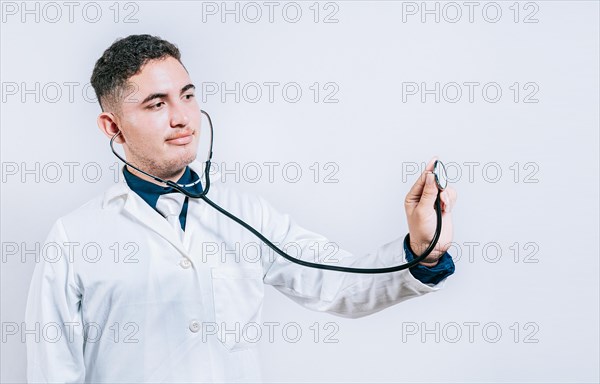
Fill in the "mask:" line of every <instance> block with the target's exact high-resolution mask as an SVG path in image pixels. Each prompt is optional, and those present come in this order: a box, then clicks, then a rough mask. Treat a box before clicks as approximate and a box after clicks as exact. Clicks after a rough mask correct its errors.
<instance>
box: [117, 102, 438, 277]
mask: <svg viewBox="0 0 600 384" xmlns="http://www.w3.org/2000/svg"><path fill="white" fill-rule="evenodd" d="M201 112H202V114H204V115H205V116H206V117H207V118H208V125H209V128H210V149H209V153H208V157H207V160H206V162H205V163H206V164H205V166H204V178H205V183H204V185H203V188H202V192H201V193H193V192H190V191H188V190H187V189H186V188H185V187H184V186H182V185H180V184H177V183H175V182H173V181H171V180H163V179H161V178H160V177H158V176H155V175H152V174H150V173H148V172H145V171H143V170H141V169H139V168H138V167H136V166H134V165H133V164H130V163H128V162H127V161H126V160H125V159H124V158H123V157H121V156H120V155H119V154H118V153H117V152H116V151H115V149H114V147H113V142H114V140H115V138H116V137H117V136H118V135H119V134H120V133H121V132H120V131H119V132H117V133H116V134H115V135H114V136H113V137H112V138H111V140H110V148H111V150H112V152H113V154H114V155H115V156H116V157H117V158H118V159H119V160H121V161H122V162H123V163H125V164H126V165H128V166H129V167H131V168H133V169H135V170H137V171H139V172H141V173H143V174H144V175H146V176H148V177H150V178H152V179H153V180H155V181H157V182H159V183H163V184H166V185H168V186H170V187H172V188H174V189H175V190H177V191H178V192H180V193H182V194H184V195H186V196H188V197H191V198H194V199H202V200H204V201H205V202H206V203H207V204H208V205H210V206H211V207H213V208H214V209H216V210H217V211H219V212H220V213H222V214H223V215H225V216H227V217H228V218H230V219H231V220H233V221H235V222H236V223H238V224H239V225H241V226H242V227H244V228H246V229H247V230H248V231H250V232H251V233H252V234H253V235H255V236H256V237H258V238H259V239H260V240H261V241H262V242H264V243H265V244H266V245H267V246H268V247H269V248H271V249H272V250H274V251H275V252H276V253H277V254H278V255H280V256H281V257H283V258H285V259H286V260H288V261H290V262H293V263H296V264H299V265H303V266H305V267H310V268H318V269H325V270H329V271H339V272H348V273H363V274H379V273H390V272H397V271H401V270H403V269H407V268H411V267H413V266H415V265H417V264H419V263H420V262H422V261H423V260H425V258H427V256H429V254H430V253H431V252H432V251H433V250H434V248H435V246H436V244H437V243H438V240H439V238H440V235H441V232H442V208H441V202H440V193H441V191H442V190H444V189H445V188H446V184H447V178H446V168H445V167H444V164H443V163H442V162H441V161H439V160H436V162H435V164H434V175H435V180H436V184H437V186H438V194H437V197H436V199H435V204H434V208H435V211H436V217H437V225H436V229H435V233H434V235H433V239H432V240H431V243H430V244H429V246H428V247H427V249H425V251H424V252H423V253H422V254H421V255H420V256H418V257H416V258H414V259H413V260H412V261H410V262H408V263H405V264H401V265H396V266H392V267H384V268H353V267H343V266H337V265H328V264H319V263H311V262H309V261H305V260H302V259H297V258H295V257H293V256H290V255H288V254H287V253H285V252H283V251H282V250H281V249H279V248H278V247H277V246H276V245H275V244H273V243H272V242H271V241H270V240H269V239H267V238H266V237H265V236H263V235H262V234H261V233H260V232H258V231H257V230H256V229H254V228H253V227H252V226H250V225H249V224H248V223H246V222H245V221H243V220H242V219H240V218H239V217H237V216H235V215H233V214H232V213H230V212H229V211H227V210H226V209H224V208H222V207H220V206H219V205H218V204H216V203H215V202H213V201H212V200H210V199H209V198H208V196H207V194H208V191H209V190H210V175H209V171H210V164H211V160H212V154H213V152H212V149H213V125H212V120H211V118H210V115H209V114H208V113H207V112H206V111H204V110H201ZM407 237H408V240H409V241H410V235H407ZM409 244H410V242H409Z"/></svg>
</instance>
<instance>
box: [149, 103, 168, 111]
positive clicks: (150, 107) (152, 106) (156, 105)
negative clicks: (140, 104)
mask: <svg viewBox="0 0 600 384" xmlns="http://www.w3.org/2000/svg"><path fill="white" fill-rule="evenodd" d="M164 103H165V102H164V101H161V102H158V103H156V104H154V105H151V106H149V107H148V108H149V109H158V108H159V106H160V105H162V104H164Z"/></svg>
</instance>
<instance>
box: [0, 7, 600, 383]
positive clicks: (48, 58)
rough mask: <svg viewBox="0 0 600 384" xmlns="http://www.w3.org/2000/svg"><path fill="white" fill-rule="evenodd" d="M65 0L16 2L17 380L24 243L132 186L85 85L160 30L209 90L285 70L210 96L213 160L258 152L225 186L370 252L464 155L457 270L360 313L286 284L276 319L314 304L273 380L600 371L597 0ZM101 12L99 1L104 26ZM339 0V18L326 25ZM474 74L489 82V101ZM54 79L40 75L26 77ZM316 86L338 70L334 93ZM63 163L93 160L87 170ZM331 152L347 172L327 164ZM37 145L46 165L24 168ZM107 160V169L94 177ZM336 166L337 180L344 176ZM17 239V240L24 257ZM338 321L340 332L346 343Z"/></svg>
mask: <svg viewBox="0 0 600 384" xmlns="http://www.w3.org/2000/svg"><path fill="white" fill-rule="evenodd" d="M8 3H10V4H8ZM11 4H12V5H11ZM36 4H37V5H36ZM55 4H58V9H59V10H60V11H61V14H62V16H59V15H58V14H57V13H56V7H54V8H53V6H52V7H48V6H47V5H46V4H45V3H40V2H38V3H35V2H29V3H27V7H29V9H34V10H35V9H36V7H38V8H37V9H38V11H37V12H36V11H34V13H33V14H23V12H22V11H23V10H22V7H23V4H22V3H21V2H3V4H2V9H3V12H2V17H3V20H2V24H1V27H2V31H1V32H2V33H1V35H2V36H1V57H2V58H1V77H2V87H3V91H2V97H3V100H2V111H1V142H2V144H1V150H2V153H1V161H2V196H1V199H2V200H1V202H2V220H1V224H2V229H1V235H2V246H3V248H2V250H3V260H2V264H1V268H2V274H1V278H2V280H1V288H2V300H1V309H2V314H1V315H2V318H1V321H2V325H3V328H2V330H3V331H2V337H3V340H2V350H1V351H2V357H1V363H2V369H1V372H2V376H1V379H2V381H5V382H21V381H24V380H25V368H26V358H25V345H24V343H22V342H21V340H20V337H19V335H16V336H15V335H8V334H7V333H6V332H5V327H6V325H7V324H12V323H18V324H20V323H21V321H22V320H23V316H24V310H25V302H26V295H27V290H28V286H29V281H30V278H31V273H32V271H33V268H34V266H35V260H34V257H33V256H32V255H24V256H23V257H24V258H25V260H24V261H22V260H21V255H22V254H23V253H24V249H33V248H34V247H35V244H36V243H39V242H43V239H44V238H45V236H46V234H47V232H48V230H49V229H50V226H51V225H52V223H53V222H54V221H55V220H56V219H57V218H58V217H59V216H61V215H64V214H65V213H67V212H69V211H71V210H73V209H75V208H77V207H78V206H80V205H81V204H83V203H84V202H86V201H87V200H89V199H90V198H91V197H92V196H94V195H96V194H98V193H100V192H101V191H103V190H104V189H105V188H107V187H108V186H109V185H110V184H111V183H113V182H114V181H113V180H112V177H113V175H114V172H113V169H112V168H111V167H114V164H115V161H116V159H115V158H114V157H113V156H112V154H111V153H110V150H109V146H108V141H107V139H106V138H105V137H104V136H103V135H102V134H101V133H100V131H99V130H98V129H97V126H96V116H97V115H98V113H99V112H100V109H99V106H98V105H97V104H96V103H95V102H94V100H91V101H90V100H89V99H88V98H85V97H83V96H82V92H84V91H86V90H87V91H88V95H89V97H90V98H93V90H92V89H91V88H88V87H89V86H88V83H89V79H90V76H91V73H92V69H93V66H94V63H95V61H96V60H97V59H98V58H99V57H100V56H101V54H102V52H103V51H104V50H105V49H106V48H107V47H108V46H109V45H110V44H111V43H112V42H113V41H114V40H115V39H116V38H118V37H125V36H127V35H130V34H140V33H148V34H152V35H158V36H160V37H162V38H164V39H167V40H169V41H171V42H173V43H175V44H176V45H178V47H179V48H180V49H181V51H182V55H183V56H182V60H183V63H184V64H185V66H186V67H187V69H188V70H189V71H190V74H191V77H192V80H193V81H194V83H195V84H197V86H198V85H201V84H202V83H205V84H208V83H216V84H217V85H218V86H219V87H220V86H221V83H225V84H226V87H228V88H229V89H231V88H234V84H235V83H236V82H239V83H240V88H242V87H243V86H244V85H247V84H248V83H252V82H255V83H258V84H263V83H265V82H279V83H280V86H279V87H278V88H275V93H274V100H273V102H272V103H271V102H269V99H268V94H267V91H268V89H267V87H265V86H263V87H262V91H263V95H262V98H261V99H260V100H259V101H258V102H255V103H253V102H251V100H249V98H252V97H254V93H251V94H247V95H246V97H244V95H243V94H241V95H240V101H239V102H235V100H234V95H229V96H227V97H226V100H225V102H222V100H221V93H218V94H217V95H212V96H211V95H205V97H206V102H204V103H202V108H204V109H206V110H207V111H209V112H210V113H211V116H212V118H213V122H214V124H215V130H216V132H215V135H216V136H215V155H214V162H215V163H217V164H219V165H222V164H223V163H225V164H226V165H227V167H228V168H229V169H235V163H236V162H237V163H239V170H240V171H239V172H238V173H237V175H240V180H239V181H237V180H236V179H235V176H236V175H235V174H230V175H229V176H228V177H227V179H226V182H227V183H229V184H232V185H233V184H237V185H236V187H238V188H240V189H241V190H249V191H252V192H256V193H259V194H261V195H262V196H264V197H265V198H267V199H268V200H269V201H270V202H272V203H273V205H275V206H276V207H277V208H278V209H279V210H281V211H283V212H287V213H290V214H291V215H292V216H293V217H294V219H295V220H296V221H297V222H298V223H299V224H301V225H303V226H304V227H306V228H309V229H311V230H313V231H315V232H319V233H322V234H324V235H326V236H327V237H329V238H330V239H332V240H335V241H336V242H337V243H339V244H341V245H342V246H343V248H344V249H347V250H350V251H353V252H356V253H365V254H366V253H367V252H369V251H371V250H373V249H375V248H376V247H377V246H378V245H381V244H383V243H386V242H388V241H390V240H392V239H394V238H397V237H399V236H403V235H404V234H405V233H406V231H407V225H406V219H405V214H404V208H403V200H404V197H405V195H406V193H407V192H408V189H409V187H410V186H411V185H412V183H413V182H414V181H415V179H416V177H417V176H416V175H415V174H414V173H410V172H408V171H409V170H410V169H411V166H412V165H414V164H417V165H420V166H422V165H421V164H423V163H425V162H427V161H428V160H429V159H430V158H431V157H432V156H433V155H438V156H439V157H440V158H441V159H442V160H443V161H445V162H446V163H447V164H449V165H451V166H452V167H451V168H449V176H450V177H451V178H453V181H454V183H453V186H454V187H455V188H456V190H457V191H458V201H457V205H456V207H455V210H454V224H455V237H454V240H455V242H456V243H457V244H456V246H455V247H454V248H453V249H451V250H450V253H451V254H452V255H453V256H454V257H455V263H456V273H455V274H454V275H453V276H451V277H450V278H449V279H448V280H447V282H446V283H447V284H446V286H445V288H444V289H443V290H442V291H440V292H437V293H434V294H431V295H427V296H425V297H423V298H419V299H415V300H411V301H408V302H404V303H402V304H399V305H397V306H394V307H391V308H389V309H387V310H385V311H382V312H379V313H377V314H375V315H372V316H369V317H366V318H362V319H357V320H348V319H342V318H338V317H335V316H332V315H327V314H321V313H316V312H312V311H309V310H306V309H304V308H302V307H300V306H298V305H296V304H294V303H293V302H292V301H290V300H289V299H287V298H285V297H284V296H283V295H281V294H279V293H278V292H276V291H275V290H274V289H268V290H267V297H266V300H265V307H264V321H276V322H280V323H281V324H284V323H289V322H296V323H298V324H299V326H300V327H301V329H302V331H303V335H302V337H301V339H300V341H298V342H296V343H291V342H288V341H286V340H285V339H284V338H283V337H282V335H281V333H276V337H275V341H274V342H273V343H270V342H262V341H261V349H262V357H263V370H264V376H265V380H267V381H272V382H280V381H294V382H298V381H302V382H311V381H315V382H316V381H319V382H323V381H338V382H339V381H352V382H375V381H376V382H448V381H450V382H517V381H518V382H598V380H599V368H598V361H599V349H598V348H599V331H598V329H599V312H598V311H599V304H598V303H599V297H598V296H599V284H598V283H599V279H598V275H599V265H598V255H599V249H598V245H599V244H598V237H599V236H598V233H599V228H598V223H599V215H598V212H599V211H598V204H599V203H598V201H599V196H598V191H599V188H598V175H599V172H600V170H599V157H598V143H599V134H598V132H599V129H598V128H599V120H598V105H599V100H598V89H599V88H598V66H599V62H598V54H599V48H598V46H599V41H598V40H599V37H598V36H599V29H598V13H599V7H598V2H596V1H537V2H529V3H526V2H520V3H517V4H516V5H515V4H514V2H512V1H509V2H503V1H500V2H497V3H494V4H495V5H494V4H492V5H489V3H488V2H477V3H476V7H475V8H474V13H473V20H472V22H470V21H469V14H468V12H469V8H468V7H467V6H465V5H464V3H463V2H458V3H454V4H457V5H458V7H459V9H460V10H461V11H462V17H460V19H458V21H457V22H451V21H452V19H454V18H455V15H456V13H455V12H456V9H457V8H456V7H455V6H454V5H452V4H451V5H448V4H447V3H445V2H427V5H426V6H427V7H428V9H434V8H435V7H436V4H437V7H439V10H440V14H439V16H440V19H439V22H436V21H435V14H426V15H425V17H426V18H425V22H422V21H421V12H418V13H417V14H416V15H410V14H408V13H407V12H406V11H408V10H410V9H412V8H411V7H412V5H415V6H416V7H418V8H419V9H420V10H422V6H423V4H422V3H421V2H417V3H411V4H409V3H406V2H404V3H403V2H394V1H374V2H362V1H336V2H330V3H326V2H321V3H318V4H317V5H316V6H315V5H314V3H313V2H298V3H297V5H298V7H299V8H300V9H301V10H302V15H301V17H300V20H299V21H298V22H295V23H294V22H291V19H292V18H294V17H295V12H294V11H295V5H293V4H292V5H289V3H286V2H277V3H276V4H277V5H276V6H275V8H274V13H273V22H270V21H269V14H268V10H269V8H268V7H267V6H265V5H264V3H263V2H257V3H255V4H258V7H259V8H260V9H261V11H262V17H261V18H260V20H258V21H257V22H255V23H252V22H250V21H252V20H251V19H253V18H255V16H256V13H255V11H256V7H254V5H251V6H248V5H247V4H246V3H241V2H239V3H237V6H238V7H239V10H240V11H239V17H240V20H239V22H236V21H235V20H234V18H235V15H234V14H232V15H225V17H226V19H225V22H222V21H221V12H218V13H217V14H216V15H211V14H209V13H208V12H203V9H204V11H207V10H210V9H212V7H213V6H216V7H217V8H219V11H222V7H223V5H222V3H221V2H215V3H210V4H209V3H207V2H205V3H204V4H203V3H202V2H194V1H181V2H166V1H147V2H130V3H120V4H116V5H115V3H113V2H98V3H96V5H97V7H96V6H94V5H92V6H88V7H87V8H85V9H86V10H87V12H88V13H87V14H82V10H83V8H84V6H85V5H86V3H77V7H75V9H74V13H73V22H70V20H69V14H68V8H67V7H66V6H64V5H63V3H62V2H58V3H55ZM226 6H227V7H228V9H235V7H236V3H235V2H229V3H227V5H226ZM11 7H12V8H11ZM14 7H17V8H18V9H17V11H16V13H14V12H13V11H14V9H15V8H14ZM90 7H92V8H90ZM284 7H287V8H286V9H287V11H288V14H287V15H286V17H288V20H286V19H285V18H284V17H283V14H282V12H283V8H284ZM311 7H312V8H311ZM484 7H487V8H485V9H486V10H487V12H488V13H487V18H488V20H486V19H485V18H484V16H483V15H482V10H483V9H484ZM96 8H100V9H101V11H102V14H101V15H100V16H99V19H98V21H96V22H92V21H94V20H93V19H94V18H95V17H96V16H95V10H96ZM316 8H318V9H319V10H320V12H319V15H318V22H315V20H314V17H315V12H314V10H315V9H316ZM497 8H500V9H501V11H502V14H501V16H500V17H499V20H498V21H497V22H492V21H493V20H492V19H493V18H495V17H496V15H495V10H496V9H497ZM117 9H118V10H119V13H118V15H117V14H116V13H115V10H117ZM515 9H518V10H519V14H518V17H517V22H516V21H515ZM244 10H245V11H244ZM403 11H404V12H403ZM13 13H14V14H13ZM36 14H37V15H36ZM127 15H131V18H129V19H128V20H129V21H133V22H130V23H125V22H124V21H125V16H127ZM327 15H330V16H331V18H330V19H328V21H337V22H333V23H325V22H324V21H325V17H326V16H327ZM528 15H530V18H529V19H527V17H528ZM36 16H38V17H39V20H38V21H36V20H35V18H36ZM84 16H85V17H84ZM21 17H25V20H24V22H23V20H22V18H21ZM115 17H116V20H115ZM203 17H204V20H203ZM403 17H404V18H405V20H403ZM86 18H87V20H86ZM526 19H527V20H528V21H535V20H537V22H529V23H526V22H524V21H526ZM52 21H55V22H52ZM69 82H75V83H76V85H74V86H73V91H72V95H70V94H69V87H68V86H67V85H65V83H69ZM410 82H415V83H417V84H421V83H424V84H425V86H426V87H427V88H428V89H433V88H434V85H435V83H436V82H439V83H440V92H441V90H442V89H443V88H444V86H445V85H447V84H449V83H457V84H459V85H461V89H462V91H463V95H462V97H461V98H460V100H458V101H457V102H451V101H452V100H450V99H451V98H453V97H454V95H455V94H454V93H453V92H454V90H455V89H456V88H452V87H451V86H446V88H445V89H446V91H447V93H446V94H443V92H442V94H441V98H440V100H439V102H438V103H436V102H435V101H434V97H435V95H433V94H429V95H426V99H425V102H422V100H421V93H417V94H416V95H412V96H411V95H405V96H406V97H405V100H404V102H403V84H406V83H410ZM465 82H478V83H479V84H480V85H479V86H478V87H476V88H475V92H474V94H473V97H474V99H473V102H469V97H468V94H467V91H468V88H467V87H466V86H464V83H465ZM36 83H39V87H38V91H33V93H30V94H27V93H26V92H24V90H25V89H34V90H35V89H36V88H35V87H36V85H35V84H36ZM288 83H297V84H298V85H299V86H300V88H301V89H302V97H301V99H300V100H299V101H298V102H290V101H286V100H285V99H284V98H283V96H282V88H283V85H285V84H288ZM314 83H319V84H320V87H321V88H322V89H321V92H320V94H319V97H318V100H317V102H315V101H314V100H313V97H314V92H313V90H311V89H310V88H309V87H310V86H312V85H313V84H314ZM325 83H334V84H335V87H337V88H335V90H336V93H335V95H334V99H337V102H336V103H326V102H324V97H325V95H326V94H328V93H329V91H331V89H333V88H328V89H323V86H324V84H325ZM488 83H497V84H498V86H499V87H500V88H501V90H502V96H501V98H500V99H499V100H498V101H497V102H491V101H486V100H485V99H484V98H483V96H482V88H483V85H485V84H488ZM515 83H519V85H518V86H517V87H518V88H520V92H519V94H518V97H517V101H515V100H514V97H515V92H514V89H515V86H514V84H515ZM526 83H531V85H529V87H530V88H525V84H526ZM55 84H58V86H56V85H55ZM15 85H16V87H17V88H16V91H15ZM511 87H513V88H512V89H511ZM198 88H200V87H198ZM57 89H59V90H60V91H61V95H60V96H57V93H56V90H57ZM247 90H248V91H249V88H247ZM533 91H534V92H535V94H534V95H533V96H532V99H534V100H529V101H535V100H537V102H524V101H525V99H526V96H527V95H529V94H530V93H532V92H533ZM198 95H201V92H198ZM290 95H291V96H294V94H293V92H291V93H290ZM489 95H490V96H491V97H494V96H495V95H494V92H492V91H490V93H489ZM444 96H445V97H444ZM36 97H39V100H37V101H36V100H35V98H36ZM70 97H72V100H70ZM22 98H24V99H22ZM200 101H202V100H200ZM202 157H204V155H202ZM66 162H67V163H68V162H76V165H74V166H73V167H74V168H73V170H74V173H73V179H72V180H69V174H68V170H69V168H68V167H67V166H65V165H64V163H66ZM252 162H255V163H258V164H264V163H265V162H278V163H279V164H280V165H279V166H278V167H276V168H275V174H274V180H273V181H272V182H271V181H270V180H269V178H268V173H267V170H268V169H267V168H266V167H263V168H262V171H263V175H262V177H261V178H260V180H259V181H258V182H252V181H253V180H251V179H252V178H253V177H254V176H255V175H256V174H255V173H254V170H253V169H250V168H248V166H247V164H254V163H252ZM328 162H332V163H334V164H335V167H336V168H327V169H326V168H324V164H326V163H328ZM36 163H39V164H38V165H37V167H38V171H33V172H32V173H27V172H24V170H25V169H34V170H35V169H36ZM314 163H319V167H320V169H321V172H320V173H319V175H317V181H316V182H315V180H314V177H315V173H314V172H313V170H311V169H310V168H309V167H311V166H312V165H313V164H314ZM56 164H58V166H56ZM90 164H91V165H90ZM285 164H298V166H299V167H300V168H301V170H302V172H303V173H302V177H301V178H300V181H298V182H291V181H290V180H289V178H288V179H287V180H286V179H285V178H284V177H283V175H282V168H283V166H284V165H285ZM469 164H473V165H472V168H469ZM96 165H97V166H96ZM294 166H295V165H294ZM98 167H99V168H100V169H101V170H102V175H101V177H100V178H99V180H98V181H96V182H91V181H90V179H92V178H94V177H95V175H94V170H96V169H97V168H98ZM244 167H245V168H244ZM57 169H59V170H61V172H62V175H58V174H57V173H56V170H57ZM84 169H86V170H87V171H88V172H89V173H88V174H87V176H86V177H84V175H82V171H83V170H84ZM332 169H333V170H335V174H334V175H333V176H334V179H333V180H336V181H337V182H334V183H325V182H324V181H325V176H326V175H327V174H329V173H330V172H331V170H332ZM498 169H499V170H500V171H501V172H502V173H501V175H500V176H499V177H497V174H496V171H497V170H498ZM244 170H245V171H244ZM470 170H471V171H472V172H470ZM517 170H518V172H517ZM251 171H252V172H251ZM234 173H235V172H234ZM57 175H58V176H57ZM289 175H292V176H293V175H294V174H293V172H290V174H289ZM36 177H39V180H36ZM515 243H518V244H517V245H515ZM11 244H12V245H14V244H16V245H18V247H19V253H18V254H16V255H14V254H12V253H11V254H9V252H8V249H9V247H10V246H11ZM469 244H472V246H473V248H471V249H472V252H471V253H469ZM484 249H485V251H484ZM515 249H518V250H519V251H518V253H516V251H515ZM498 250H499V251H500V252H501V253H500V254H498V253H497V251H498ZM531 253H534V254H532V255H530V256H529V257H528V258H527V259H526V258H525V257H526V256H527V255H529V254H531ZM515 258H516V259H517V260H515ZM525 261H529V262H525ZM328 322H332V323H333V326H332V327H333V328H325V324H326V323H328ZM314 323H318V326H317V327H318V328H320V330H321V332H320V333H319V335H318V336H317V340H316V342H315V340H314V337H315V333H314V332H313V331H312V330H311V329H310V328H309V327H311V325H313V324H314ZM436 323H437V325H436ZM471 323H473V324H475V325H473V327H474V333H473V335H472V336H471V337H472V338H470V335H469V329H470V328H469V326H468V324H471ZM515 323H516V324H515ZM414 327H416V329H417V332H416V334H412V333H411V332H409V330H414V329H415V328H414ZM436 327H437V328H436ZM313 329H314V328H313ZM332 329H333V330H334V331H335V332H334V334H333V335H332V336H333V339H332V340H333V341H337V342H335V343H327V342H325V341H326V340H325V336H327V335H328V334H330V333H331V330H332ZM484 329H485V330H486V331H485V332H484ZM427 330H429V331H430V332H428V331H427ZM457 330H460V331H461V332H462V333H461V334H457ZM496 330H500V331H501V334H500V335H497V334H496ZM436 338H437V339H438V340H436ZM263 341H264V340H263Z"/></svg>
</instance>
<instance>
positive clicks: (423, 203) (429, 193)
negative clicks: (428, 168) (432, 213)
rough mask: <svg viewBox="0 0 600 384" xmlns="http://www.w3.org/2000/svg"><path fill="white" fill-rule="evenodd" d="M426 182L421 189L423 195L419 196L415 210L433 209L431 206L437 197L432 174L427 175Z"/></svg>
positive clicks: (436, 188)
mask: <svg viewBox="0 0 600 384" xmlns="http://www.w3.org/2000/svg"><path fill="white" fill-rule="evenodd" d="M426 177H427V181H426V182H425V186H424V187H423V193H422V194H421V200H420V201H419V204H418V205H417V208H419V209H423V210H424V211H425V210H428V209H433V205H434V204H435V200H436V199H437V195H438V191H439V190H438V187H437V185H436V183H435V176H434V174H433V172H429V173H427V176H426Z"/></svg>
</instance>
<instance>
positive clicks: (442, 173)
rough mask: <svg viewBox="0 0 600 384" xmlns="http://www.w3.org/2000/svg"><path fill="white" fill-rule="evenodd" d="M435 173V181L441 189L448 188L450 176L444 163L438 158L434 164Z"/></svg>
mask: <svg viewBox="0 0 600 384" xmlns="http://www.w3.org/2000/svg"><path fill="white" fill-rule="evenodd" d="M433 175H434V176H435V183H436V184H437V187H438V189H439V190H440V191H443V190H444V189H446V186H448V176H447V174H446V167H445V166H444V163H442V162H441V161H439V160H436V161H435V163H434V164H433Z"/></svg>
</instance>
